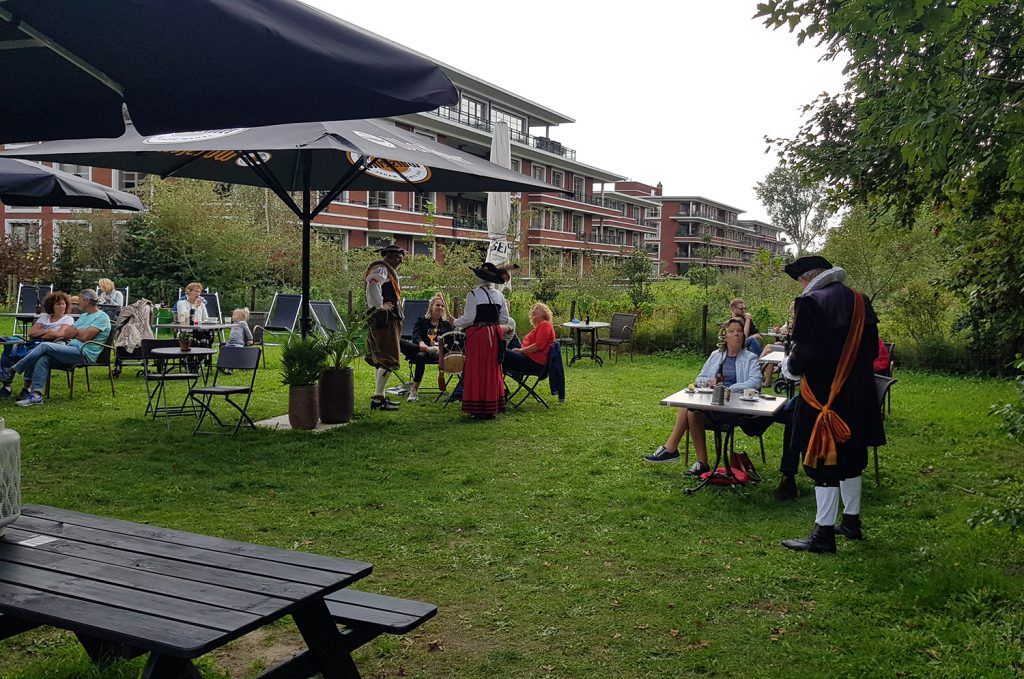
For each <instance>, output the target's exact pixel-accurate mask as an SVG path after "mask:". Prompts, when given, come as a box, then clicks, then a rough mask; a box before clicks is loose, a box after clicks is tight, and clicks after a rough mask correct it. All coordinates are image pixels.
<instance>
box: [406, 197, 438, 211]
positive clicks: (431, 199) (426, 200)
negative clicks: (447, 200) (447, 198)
mask: <svg viewBox="0 0 1024 679" xmlns="http://www.w3.org/2000/svg"><path fill="white" fill-rule="evenodd" d="M421 195H422V194H420V193H419V192H417V191H409V210H410V211H411V212H418V213H420V214H424V215H425V214H427V206H426V203H433V204H434V205H435V206H436V205H437V193H435V192H433V191H429V192H427V194H426V195H425V196H423V198H422V200H423V202H424V204H423V206H422V207H421V208H417V207H416V200H417V199H419V198H420V196H421Z"/></svg>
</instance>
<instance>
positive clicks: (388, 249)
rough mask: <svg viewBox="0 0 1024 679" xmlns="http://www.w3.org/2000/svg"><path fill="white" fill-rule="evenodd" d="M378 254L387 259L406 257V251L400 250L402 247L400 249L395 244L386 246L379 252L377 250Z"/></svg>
mask: <svg viewBox="0 0 1024 679" xmlns="http://www.w3.org/2000/svg"><path fill="white" fill-rule="evenodd" d="M377 252H378V253H379V254H380V256H381V257H387V256H388V255H404V254H405V250H404V249H402V248H400V247H398V246H397V245H395V244H394V243H391V244H390V245H385V246H384V247H382V248H380V249H379V250H377Z"/></svg>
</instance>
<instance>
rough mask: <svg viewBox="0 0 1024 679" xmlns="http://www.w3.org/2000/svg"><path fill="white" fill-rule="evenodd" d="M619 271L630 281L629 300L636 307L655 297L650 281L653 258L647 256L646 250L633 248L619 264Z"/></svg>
mask: <svg viewBox="0 0 1024 679" xmlns="http://www.w3.org/2000/svg"><path fill="white" fill-rule="evenodd" d="M619 272H620V274H621V275H622V277H623V278H625V279H626V281H628V283H629V301H630V302H631V303H632V304H633V308H634V309H639V308H640V305H641V304H643V303H645V302H650V301H651V300H652V299H653V298H654V296H653V295H652V294H651V285H650V283H649V282H648V279H649V278H650V276H651V260H649V259H648V258H647V253H646V252H645V251H644V250H640V249H636V250H633V252H631V253H630V255H629V257H627V258H626V259H624V260H623V261H622V263H621V264H620V265H619Z"/></svg>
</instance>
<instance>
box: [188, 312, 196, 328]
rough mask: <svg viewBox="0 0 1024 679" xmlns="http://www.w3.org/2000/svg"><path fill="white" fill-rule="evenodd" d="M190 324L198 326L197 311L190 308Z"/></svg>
mask: <svg viewBox="0 0 1024 679" xmlns="http://www.w3.org/2000/svg"><path fill="white" fill-rule="evenodd" d="M188 324H189V325H195V324H196V310H195V309H191V308H190V309H189V310H188Z"/></svg>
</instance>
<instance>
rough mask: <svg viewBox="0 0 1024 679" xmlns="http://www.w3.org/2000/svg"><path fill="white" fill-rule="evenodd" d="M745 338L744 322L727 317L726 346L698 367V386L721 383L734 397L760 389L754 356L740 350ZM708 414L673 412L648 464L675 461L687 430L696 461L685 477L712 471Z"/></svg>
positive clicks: (685, 410)
mask: <svg viewBox="0 0 1024 679" xmlns="http://www.w3.org/2000/svg"><path fill="white" fill-rule="evenodd" d="M745 340H746V336H745V335H744V334H743V320H742V319H740V318H730V319H729V320H728V321H726V323H725V347H724V348H723V349H717V350H715V351H713V352H711V355H710V356H708V360H707V361H706V362H705V363H704V367H703V368H701V371H700V375H698V376H697V379H696V380H695V381H694V384H695V385H696V386H698V387H713V386H715V385H716V384H724V385H725V386H727V387H729V390H730V391H732V392H733V393H736V394H742V393H743V390H744V389H759V388H760V386H761V373H760V371H759V370H758V368H757V355H756V354H754V353H753V352H750V351H747V350H746V349H744V348H743V345H744V343H745ZM707 423H708V418H707V415H705V414H704V413H702V412H700V411H698V410H689V409H687V408H679V409H678V412H676V424H675V426H674V427H673V428H672V433H671V434H670V435H669V437H668V440H666V441H665V443H664V445H661V446H658V449H657V450H656V451H654V453H652V454H650V455H645V456H644V459H645V460H647V461H648V462H678V461H679V442H680V441H681V440H682V439H683V435H684V434H686V432H687V431H690V432H691V433H692V436H693V447H694V450H696V451H697V461H696V462H694V463H693V466H691V467H690V468H689V469H688V470H687V471H686V475H687V476H700V475H701V474H703V473H704V472H708V471H711V467H710V466H709V465H708V444H707V438H706V437H705V429H706V427H707Z"/></svg>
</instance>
